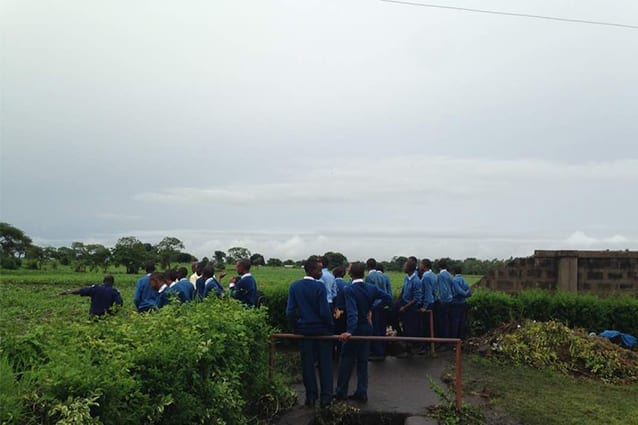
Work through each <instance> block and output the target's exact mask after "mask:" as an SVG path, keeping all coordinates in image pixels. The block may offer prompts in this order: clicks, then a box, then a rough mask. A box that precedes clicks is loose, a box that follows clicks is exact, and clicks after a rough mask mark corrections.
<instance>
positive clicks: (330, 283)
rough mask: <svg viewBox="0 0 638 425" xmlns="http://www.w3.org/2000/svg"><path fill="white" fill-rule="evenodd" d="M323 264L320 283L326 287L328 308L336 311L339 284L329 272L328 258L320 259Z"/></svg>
mask: <svg viewBox="0 0 638 425" xmlns="http://www.w3.org/2000/svg"><path fill="white" fill-rule="evenodd" d="M319 261H321V264H323V269H321V279H319V280H320V281H322V282H323V284H324V285H325V286H326V299H327V300H328V306H330V311H334V305H333V304H334V298H335V297H336V296H337V284H336V282H335V277H334V275H333V274H332V273H330V270H328V259H327V258H326V257H321V258H319Z"/></svg>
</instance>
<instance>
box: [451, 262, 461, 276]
mask: <svg viewBox="0 0 638 425" xmlns="http://www.w3.org/2000/svg"><path fill="white" fill-rule="evenodd" d="M452 271H453V272H454V274H461V273H463V266H461V265H460V264H455V265H454V267H452Z"/></svg>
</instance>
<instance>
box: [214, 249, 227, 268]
mask: <svg viewBox="0 0 638 425" xmlns="http://www.w3.org/2000/svg"><path fill="white" fill-rule="evenodd" d="M214 257H215V264H216V265H218V266H220V265H223V264H225V263H226V253H225V252H224V251H215V254H214Z"/></svg>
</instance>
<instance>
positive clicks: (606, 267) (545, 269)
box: [477, 251, 638, 296]
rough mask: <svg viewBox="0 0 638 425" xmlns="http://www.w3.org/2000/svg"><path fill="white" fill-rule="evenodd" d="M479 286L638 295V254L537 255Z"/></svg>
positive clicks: (514, 262)
mask: <svg viewBox="0 0 638 425" xmlns="http://www.w3.org/2000/svg"><path fill="white" fill-rule="evenodd" d="M477 285H478V287H484V288H489V289H493V290H496V291H500V292H505V293H510V294H516V293H519V292H521V291H524V290H527V289H548V290H561V291H565V292H575V293H591V294H595V295H599V296H607V295H611V294H625V295H638V251H535V252H534V255H533V256H531V257H526V258H516V259H514V260H512V261H511V262H510V263H508V264H507V265H506V266H504V267H500V268H498V269H497V270H494V271H493V272H491V273H490V274H488V275H487V276H484V277H483V279H481V281H479V282H478V283H477Z"/></svg>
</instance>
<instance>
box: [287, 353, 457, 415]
mask: <svg viewBox="0 0 638 425" xmlns="http://www.w3.org/2000/svg"><path fill="white" fill-rule="evenodd" d="M453 364H454V354H453V353H451V352H445V353H440V354H438V357H436V358H432V357H430V356H413V357H408V358H397V357H386V359H385V361H380V362H372V361H371V362H368V372H369V378H368V402H367V403H366V404H362V403H356V402H348V404H351V405H352V406H355V407H357V408H359V409H361V411H362V412H386V413H397V414H402V415H405V416H406V417H407V416H424V415H426V414H427V408H428V406H434V405H437V404H439V403H440V400H439V399H438V397H437V395H436V394H435V393H434V391H433V390H432V389H431V388H430V383H429V381H428V376H431V377H432V379H433V380H434V382H435V383H436V384H437V385H439V386H441V387H445V385H444V384H443V382H442V381H441V376H442V375H443V373H444V371H445V369H446V368H447V367H448V366H450V365H453ZM337 368H338V364H337V363H335V365H334V371H335V385H336V382H337V378H336V372H337ZM356 382H357V377H356V370H355V371H353V376H352V377H351V378H350V386H349V393H353V392H354V389H355V388H356ZM294 389H295V391H296V392H297V400H298V404H297V406H295V407H294V408H293V409H292V410H291V411H289V412H288V413H286V414H285V415H283V416H282V417H281V418H280V419H279V420H278V421H277V422H276V424H277V425H288V424H300V425H305V424H308V423H309V422H310V420H311V419H312V418H313V410H312V409H309V408H306V407H304V406H303V405H302V403H303V401H304V400H305V394H304V387H303V384H302V383H299V384H298V385H296V386H295V388H294ZM417 423H418V422H417ZM425 423H427V422H425ZM434 423H436V422H434Z"/></svg>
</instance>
